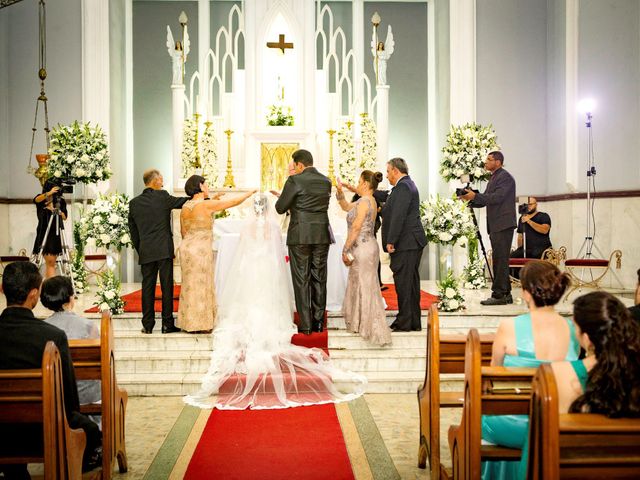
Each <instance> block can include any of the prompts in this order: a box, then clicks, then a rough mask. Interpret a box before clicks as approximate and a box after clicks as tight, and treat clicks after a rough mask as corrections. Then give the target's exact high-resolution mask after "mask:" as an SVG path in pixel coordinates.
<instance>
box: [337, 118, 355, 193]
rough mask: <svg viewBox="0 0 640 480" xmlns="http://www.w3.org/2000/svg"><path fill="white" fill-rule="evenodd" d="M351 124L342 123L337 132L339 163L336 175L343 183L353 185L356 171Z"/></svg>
mask: <svg viewBox="0 0 640 480" xmlns="http://www.w3.org/2000/svg"><path fill="white" fill-rule="evenodd" d="M352 125H353V123H352V122H350V121H347V122H344V123H343V124H342V127H341V128H340V130H338V151H339V160H340V161H339V163H338V174H339V175H340V180H341V181H342V182H343V183H350V184H352V185H353V184H355V178H356V170H357V168H358V166H357V165H356V148H355V145H354V144H353V130H352V128H351V127H352Z"/></svg>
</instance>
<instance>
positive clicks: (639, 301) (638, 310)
mask: <svg viewBox="0 0 640 480" xmlns="http://www.w3.org/2000/svg"><path fill="white" fill-rule="evenodd" d="M633 303H634V304H635V305H634V306H633V307H631V308H629V312H631V316H632V317H633V318H635V319H636V321H638V322H640V268H639V269H638V284H637V285H636V294H635V296H634V300H633Z"/></svg>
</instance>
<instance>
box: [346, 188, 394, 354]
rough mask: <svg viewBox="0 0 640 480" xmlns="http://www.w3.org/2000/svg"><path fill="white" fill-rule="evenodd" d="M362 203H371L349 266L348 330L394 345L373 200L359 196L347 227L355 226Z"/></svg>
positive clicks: (377, 343)
mask: <svg viewBox="0 0 640 480" xmlns="http://www.w3.org/2000/svg"><path fill="white" fill-rule="evenodd" d="M360 202H366V203H367V204H368V210H367V217H366V218H365V220H364V222H363V224H362V228H361V229H360V234H359V235H358V238H357V239H356V241H355V243H354V244H353V246H352V247H351V250H350V252H351V254H352V255H353V256H354V261H353V263H352V264H351V266H350V267H349V277H348V279H347V290H346V292H345V295H344V303H343V305H342V311H343V315H344V320H345V323H346V324H347V330H349V331H350V332H353V333H359V334H360V335H361V336H362V338H364V339H365V340H367V341H369V342H371V343H374V344H376V345H390V344H391V329H390V328H389V326H388V325H387V316H386V314H385V306H384V300H383V299H382V295H381V294H380V284H379V282H378V262H379V261H380V250H379V247H378V242H377V241H376V237H375V233H374V228H375V216H374V217H373V218H371V213H372V205H371V202H369V201H368V200H367V199H366V198H360V199H358V201H357V202H356V206H355V207H354V208H352V209H351V210H349V213H347V226H348V228H349V230H351V228H352V227H353V222H354V221H355V218H356V211H357V208H358V207H357V205H358V204H359V203H360Z"/></svg>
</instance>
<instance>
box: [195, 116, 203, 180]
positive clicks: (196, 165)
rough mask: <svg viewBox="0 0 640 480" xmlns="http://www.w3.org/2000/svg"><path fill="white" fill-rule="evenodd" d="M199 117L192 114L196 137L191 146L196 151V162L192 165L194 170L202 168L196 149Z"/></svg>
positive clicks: (198, 152)
mask: <svg viewBox="0 0 640 480" xmlns="http://www.w3.org/2000/svg"><path fill="white" fill-rule="evenodd" d="M200 117H201V115H200V114H199V113H198V112H196V113H194V114H193V118H194V120H195V121H196V137H195V139H194V141H193V145H194V147H195V150H196V161H195V164H194V165H193V167H194V168H202V163H201V162H200V149H199V148H198V130H199V128H200V127H199V126H200Z"/></svg>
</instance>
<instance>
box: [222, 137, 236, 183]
mask: <svg viewBox="0 0 640 480" xmlns="http://www.w3.org/2000/svg"><path fill="white" fill-rule="evenodd" d="M224 133H225V134H226V135H227V175H226V176H225V177H224V185H223V186H225V187H229V188H235V186H236V182H235V180H234V179H233V167H232V165H231V134H232V133H233V130H231V129H229V130H225V131H224Z"/></svg>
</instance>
